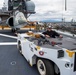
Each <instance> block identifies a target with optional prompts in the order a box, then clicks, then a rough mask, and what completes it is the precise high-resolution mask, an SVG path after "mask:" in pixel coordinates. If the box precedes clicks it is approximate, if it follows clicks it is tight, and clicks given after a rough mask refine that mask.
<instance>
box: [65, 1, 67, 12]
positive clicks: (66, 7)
mask: <svg viewBox="0 0 76 75" xmlns="http://www.w3.org/2000/svg"><path fill="white" fill-rule="evenodd" d="M66 10H67V0H65V11H66Z"/></svg>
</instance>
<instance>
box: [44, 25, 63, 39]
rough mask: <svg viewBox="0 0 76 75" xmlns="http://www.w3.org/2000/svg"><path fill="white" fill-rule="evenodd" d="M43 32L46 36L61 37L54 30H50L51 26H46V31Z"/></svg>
mask: <svg viewBox="0 0 76 75" xmlns="http://www.w3.org/2000/svg"><path fill="white" fill-rule="evenodd" d="M43 34H44V35H45V36H46V37H48V38H50V37H51V38H56V37H59V38H62V35H60V34H59V33H57V32H56V31H54V30H52V27H51V26H48V27H47V31H45V32H43Z"/></svg>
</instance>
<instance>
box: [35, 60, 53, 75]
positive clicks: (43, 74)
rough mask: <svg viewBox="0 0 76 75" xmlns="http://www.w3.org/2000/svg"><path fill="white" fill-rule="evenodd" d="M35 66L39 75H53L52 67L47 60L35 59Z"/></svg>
mask: <svg viewBox="0 0 76 75" xmlns="http://www.w3.org/2000/svg"><path fill="white" fill-rule="evenodd" d="M36 65H37V69H38V71H39V73H40V75H54V67H53V64H52V63H51V62H50V61H49V60H45V59H37V64H36Z"/></svg>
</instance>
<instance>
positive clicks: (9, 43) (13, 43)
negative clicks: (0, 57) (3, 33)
mask: <svg viewBox="0 0 76 75" xmlns="http://www.w3.org/2000/svg"><path fill="white" fill-rule="evenodd" d="M0 45H17V42H4V43H3V42H2V43H0Z"/></svg>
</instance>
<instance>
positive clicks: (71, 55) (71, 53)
mask: <svg viewBox="0 0 76 75" xmlns="http://www.w3.org/2000/svg"><path fill="white" fill-rule="evenodd" d="M66 52H67V53H68V56H69V57H71V58H72V57H73V55H74V54H75V52H74V51H69V50H66Z"/></svg>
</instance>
